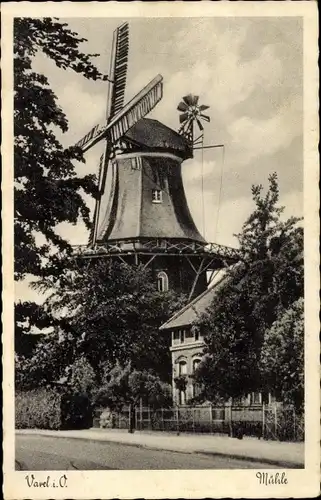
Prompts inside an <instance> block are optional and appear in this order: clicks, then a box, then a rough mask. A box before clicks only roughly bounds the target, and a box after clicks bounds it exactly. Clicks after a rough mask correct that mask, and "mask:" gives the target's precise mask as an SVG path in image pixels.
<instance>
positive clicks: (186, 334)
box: [185, 328, 194, 339]
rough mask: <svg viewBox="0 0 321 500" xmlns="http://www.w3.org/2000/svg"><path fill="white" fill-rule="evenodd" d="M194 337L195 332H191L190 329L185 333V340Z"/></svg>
mask: <svg viewBox="0 0 321 500" xmlns="http://www.w3.org/2000/svg"><path fill="white" fill-rule="evenodd" d="M193 337H194V335H193V332H192V331H191V329H190V328H188V329H187V330H186V332H185V338H186V339H192V338H193Z"/></svg>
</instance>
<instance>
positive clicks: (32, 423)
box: [15, 389, 61, 429]
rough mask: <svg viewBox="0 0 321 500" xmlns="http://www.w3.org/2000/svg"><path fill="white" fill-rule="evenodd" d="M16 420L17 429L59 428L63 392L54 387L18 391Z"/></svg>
mask: <svg viewBox="0 0 321 500" xmlns="http://www.w3.org/2000/svg"><path fill="white" fill-rule="evenodd" d="M15 421H16V428H17V429H27V428H28V429H37V428H38V429H59V428H60V425H61V394H59V392H58V391H57V390H54V389H34V390H32V391H26V392H22V391H21V392H20V391H17V392H16V396H15Z"/></svg>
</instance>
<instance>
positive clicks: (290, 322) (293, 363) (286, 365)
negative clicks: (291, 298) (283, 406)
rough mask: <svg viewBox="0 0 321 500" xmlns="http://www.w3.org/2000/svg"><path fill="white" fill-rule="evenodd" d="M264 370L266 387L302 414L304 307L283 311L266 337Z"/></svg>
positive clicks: (299, 304)
mask: <svg viewBox="0 0 321 500" xmlns="http://www.w3.org/2000/svg"><path fill="white" fill-rule="evenodd" d="M261 370H262V375H263V377H264V380H265V381H266V387H267V388H268V389H270V390H273V391H275V392H276V393H278V394H280V396H281V398H282V400H283V401H285V402H286V403H290V404H293V405H294V406H295V408H296V409H297V410H299V411H302V409H303V404H304V303H303V299H302V298H300V299H298V300H297V301H295V302H293V304H292V305H291V306H290V307H289V308H288V309H287V310H285V311H284V313H283V314H282V315H281V316H280V317H279V318H278V319H277V320H276V321H275V322H274V323H273V324H272V326H271V328H269V329H268V330H267V331H266V333H265V336H264V342H263V346H262V353H261Z"/></svg>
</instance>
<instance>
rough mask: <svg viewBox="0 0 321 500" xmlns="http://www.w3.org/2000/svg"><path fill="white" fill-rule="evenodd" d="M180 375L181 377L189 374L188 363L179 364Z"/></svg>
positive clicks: (181, 362)
mask: <svg viewBox="0 0 321 500" xmlns="http://www.w3.org/2000/svg"><path fill="white" fill-rule="evenodd" d="M178 374H179V376H181V375H186V374H187V363H186V361H180V362H179V365H178Z"/></svg>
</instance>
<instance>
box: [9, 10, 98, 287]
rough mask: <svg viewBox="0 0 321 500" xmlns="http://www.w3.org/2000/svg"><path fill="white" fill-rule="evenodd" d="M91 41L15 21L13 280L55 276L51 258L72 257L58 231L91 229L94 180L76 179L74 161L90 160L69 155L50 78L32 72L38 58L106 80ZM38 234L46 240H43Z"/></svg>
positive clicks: (41, 23)
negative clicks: (64, 226)
mask: <svg viewBox="0 0 321 500" xmlns="http://www.w3.org/2000/svg"><path fill="white" fill-rule="evenodd" d="M84 41H86V40H85V39H84V38H80V37H78V35H77V33H74V32H72V31H71V30H69V29H68V27H67V24H62V23H60V22H59V21H57V20H55V19H51V18H42V19H31V18H16V19H15V21H14V180H15V187H14V199H15V206H14V231H15V277H16V278H17V279H21V278H23V277H24V276H25V275H26V274H27V273H31V274H33V275H36V276H39V275H40V276H42V275H43V273H47V274H51V273H54V272H55V271H56V269H55V266H54V265H53V266H51V265H50V259H51V258H52V255H53V254H55V250H54V249H56V251H60V252H67V251H68V250H70V247H69V244H68V243H67V241H66V240H64V239H63V238H61V236H59V235H58V233H57V232H56V230H55V228H56V226H57V224H59V223H60V222H65V221H66V222H69V223H72V224H76V223H77V222H78V219H79V218H82V219H83V221H84V222H85V224H86V226H87V227H88V228H89V227H90V219H89V209H88V207H87V206H86V203H85V201H84V199H83V197H82V192H83V191H84V192H86V193H89V194H95V192H96V187H95V176H92V175H86V176H84V177H79V176H77V175H76V172H75V167H74V165H73V163H72V162H73V160H78V161H84V159H83V156H82V153H81V151H80V149H79V148H69V149H67V150H66V149H64V148H63V146H62V144H61V143H60V142H59V140H58V139H57V137H56V134H55V131H57V130H59V129H60V130H61V131H62V132H66V131H67V130H68V121H67V117H66V116H65V114H64V112H63V110H62V109H61V108H60V107H59V105H58V103H57V97H56V95H55V94H54V92H53V90H52V89H51V88H50V84H49V81H48V79H47V77H46V76H45V75H42V74H40V73H37V72H35V71H33V60H34V57H35V56H36V54H37V53H38V52H42V53H43V54H45V56H47V57H49V58H50V59H51V60H52V61H54V63H55V64H56V66H57V67H58V68H61V69H64V70H66V69H70V70H73V71H75V72H76V73H79V74H81V75H83V76H84V77H85V78H88V79H94V80H96V79H103V78H104V77H103V75H102V74H101V73H100V72H99V71H98V70H97V69H96V68H95V66H94V65H93V64H92V62H91V58H92V57H94V56H96V54H88V55H87V54H84V53H83V52H82V51H81V50H80V45H81V44H82V43H83V42H84ZM39 235H40V236H41V238H39Z"/></svg>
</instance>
